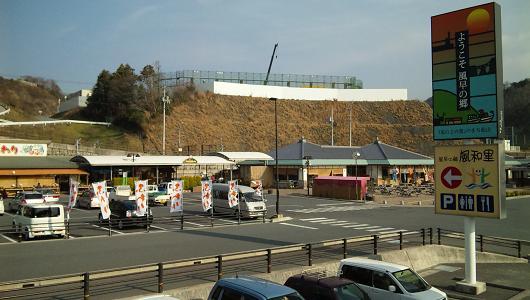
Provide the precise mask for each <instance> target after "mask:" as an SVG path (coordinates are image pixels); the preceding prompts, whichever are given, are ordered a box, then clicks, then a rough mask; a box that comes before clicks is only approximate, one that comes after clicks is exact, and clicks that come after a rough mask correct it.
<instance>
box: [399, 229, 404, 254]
mask: <svg viewBox="0 0 530 300" xmlns="http://www.w3.org/2000/svg"><path fill="white" fill-rule="evenodd" d="M399 250H403V231H400V232H399Z"/></svg>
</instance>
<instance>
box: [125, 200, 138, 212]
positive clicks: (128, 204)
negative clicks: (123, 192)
mask: <svg viewBox="0 0 530 300" xmlns="http://www.w3.org/2000/svg"><path fill="white" fill-rule="evenodd" d="M123 206H124V207H125V209H127V210H136V201H135V200H125V201H123Z"/></svg>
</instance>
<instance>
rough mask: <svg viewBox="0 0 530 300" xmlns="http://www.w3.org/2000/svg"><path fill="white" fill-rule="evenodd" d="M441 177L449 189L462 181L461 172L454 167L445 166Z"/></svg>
mask: <svg viewBox="0 0 530 300" xmlns="http://www.w3.org/2000/svg"><path fill="white" fill-rule="evenodd" d="M441 177H442V184H443V185H444V186H445V187H446V188H449V189H455V188H457V187H458V186H460V184H461V183H462V172H460V170H459V169H457V168H455V167H446V168H445V169H444V170H443V171H442V174H441Z"/></svg>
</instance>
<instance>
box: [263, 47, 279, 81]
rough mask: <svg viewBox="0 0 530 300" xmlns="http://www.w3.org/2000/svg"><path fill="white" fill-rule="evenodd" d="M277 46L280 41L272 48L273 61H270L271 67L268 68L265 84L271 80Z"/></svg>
mask: <svg viewBox="0 0 530 300" xmlns="http://www.w3.org/2000/svg"><path fill="white" fill-rule="evenodd" d="M276 48H278V43H276V44H274V49H273V50H272V56H271V61H270V63H269V69H268V70H267V77H265V85H267V83H268V82H269V75H270V73H271V67H272V61H273V60H274V54H275V53H276Z"/></svg>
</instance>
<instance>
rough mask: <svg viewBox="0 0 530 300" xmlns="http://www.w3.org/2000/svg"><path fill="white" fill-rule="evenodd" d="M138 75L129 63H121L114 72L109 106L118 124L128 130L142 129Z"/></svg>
mask: <svg viewBox="0 0 530 300" xmlns="http://www.w3.org/2000/svg"><path fill="white" fill-rule="evenodd" d="M137 80H138V76H137V75H136V74H134V69H133V68H131V66H129V65H128V64H121V65H120V66H119V67H118V68H117V69H116V71H115V72H114V73H113V74H112V79H111V80H110V88H109V94H108V97H109V104H110V107H109V108H108V110H109V112H110V114H111V115H112V117H113V123H114V124H115V125H116V126H119V127H121V128H124V129H126V130H128V131H136V130H139V129H140V130H141V125H142V121H143V115H142V110H141V109H140V108H139V107H138V105H137V104H138V103H137V98H138V86H137Z"/></svg>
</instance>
